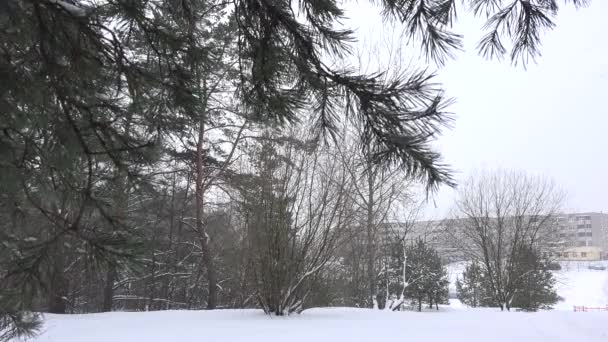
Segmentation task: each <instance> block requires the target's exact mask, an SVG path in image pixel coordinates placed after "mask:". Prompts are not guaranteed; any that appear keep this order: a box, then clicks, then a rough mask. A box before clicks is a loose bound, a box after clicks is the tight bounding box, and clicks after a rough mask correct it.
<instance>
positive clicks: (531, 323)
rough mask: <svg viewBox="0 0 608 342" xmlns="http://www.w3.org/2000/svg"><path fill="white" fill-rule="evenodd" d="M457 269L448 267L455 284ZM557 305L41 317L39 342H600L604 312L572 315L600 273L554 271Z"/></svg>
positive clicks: (600, 283) (598, 294)
mask: <svg viewBox="0 0 608 342" xmlns="http://www.w3.org/2000/svg"><path fill="white" fill-rule="evenodd" d="M463 269H464V264H462V263H461V264H455V265H451V266H450V267H449V273H450V279H451V280H452V282H455V280H456V278H457V277H459V274H460V273H461V272H462V270H463ZM556 276H557V278H558V281H559V284H558V293H559V294H560V296H562V297H564V298H565V300H564V302H562V303H560V304H558V306H557V307H556V309H557V310H553V311H543V312H537V313H522V312H500V311H498V310H497V309H470V308H466V307H465V306H463V305H462V304H460V303H459V302H458V300H452V301H451V305H450V306H447V307H443V308H441V310H440V311H438V312H436V311H428V312H422V313H417V312H382V311H374V310H367V309H351V308H332V309H311V310H306V311H305V312H304V313H303V314H301V315H294V316H291V317H286V318H277V317H268V316H265V315H264V314H262V312H261V311H259V310H216V311H163V312H139V313H128V312H114V313H103V314H88V315H64V316H59V315H46V316H45V318H46V322H45V327H44V331H43V332H42V334H41V335H40V336H38V337H37V338H36V339H34V341H41V342H42V341H46V342H72V341H73V342H98V341H99V342H101V341H103V342H106V341H108V342H122V341H129V342H131V341H145V342H160V341H170V342H173V341H175V342H190V341H192V342H194V341H197V342H199V341H205V342H214V341H218V342H219V341H221V342H232V341H247V342H258V341H260V342H261V341H288V342H304V341H305V342H325V341H328V342H337V341H348V342H357V341H361V342H363V341H365V342H369V341H377V340H391V341H393V340H394V341H449V342H464V341H466V342H490V341H492V342H502V341H504V342H514V341H518V342H521V341H523V342H525V341H534V342H542V341H551V342H559V341H563V342H571V341H572V342H573V341H585V342H595V341H597V342H600V341H601V342H606V341H608V324H606V322H608V312H573V310H572V306H573V305H585V306H605V305H606V304H608V271H593V270H589V269H587V264H570V265H565V267H564V269H562V271H559V272H556Z"/></svg>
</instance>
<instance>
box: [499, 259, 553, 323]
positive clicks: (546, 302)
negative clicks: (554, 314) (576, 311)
mask: <svg viewBox="0 0 608 342" xmlns="http://www.w3.org/2000/svg"><path fill="white" fill-rule="evenodd" d="M518 259H519V260H518V267H517V268H518V270H517V271H516V274H517V275H518V277H519V278H520V279H521V280H520V283H519V284H518V289H519V291H517V293H516V294H515V295H514V296H513V300H512V302H511V307H513V308H517V309H520V310H524V311H537V310H548V309H551V308H552V307H553V305H554V304H556V303H557V302H558V301H559V300H560V299H561V298H560V297H559V296H558V295H557V293H556V290H555V284H556V280H555V278H554V277H553V273H552V272H551V271H550V270H549V263H550V262H549V261H548V260H546V259H545V258H543V257H542V256H540V255H539V253H537V252H535V251H533V250H525V251H522V252H521V253H520V256H519V258H518Z"/></svg>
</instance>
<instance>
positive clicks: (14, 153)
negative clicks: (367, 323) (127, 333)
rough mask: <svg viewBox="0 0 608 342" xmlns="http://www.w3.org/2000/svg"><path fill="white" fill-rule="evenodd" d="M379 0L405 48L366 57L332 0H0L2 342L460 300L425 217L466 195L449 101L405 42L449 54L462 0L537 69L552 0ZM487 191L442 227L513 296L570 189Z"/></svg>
mask: <svg viewBox="0 0 608 342" xmlns="http://www.w3.org/2000/svg"><path fill="white" fill-rule="evenodd" d="M565 2H566V3H572V4H573V5H575V6H578V7H580V6H584V5H586V4H587V3H588V1H582V0H571V1H565ZM377 4H378V10H379V11H381V12H382V13H383V15H384V17H385V19H386V20H387V22H390V23H393V24H396V25H399V27H400V28H401V29H402V30H403V36H402V37H401V38H402V40H401V41H399V42H396V44H397V46H373V47H370V48H369V50H360V51H355V50H353V49H352V42H353V41H354V39H355V35H354V33H353V32H352V31H351V29H350V28H344V27H341V26H340V25H338V21H339V20H340V18H341V17H342V16H344V15H345V13H344V11H343V9H342V8H341V7H342V4H340V3H338V2H336V1H333V0H315V1H311V0H301V1H295V2H292V1H286V0H277V1H268V0H234V1H221V0H165V1H161V0H98V1H96V0H87V1H85V0H83V1H80V0H7V1H2V2H1V3H0V218H1V220H0V244H1V245H2V248H0V339H8V338H11V337H12V336H16V335H23V334H29V333H31V332H33V331H35V329H36V328H37V327H38V326H39V323H40V321H39V320H38V319H37V318H39V317H37V316H36V315H35V314H32V312H52V313H86V312H102V311H111V310H165V309H203V308H207V309H215V308H250V307H251V308H253V307H261V308H263V309H264V310H265V311H266V312H267V313H274V314H277V315H284V314H289V313H293V312H300V311H301V310H303V309H304V308H306V307H310V306H327V305H341V306H356V307H370V308H371V307H376V308H387V309H392V310H400V309H404V308H405V307H406V306H409V305H414V306H413V307H414V308H416V307H417V308H418V309H420V308H421V306H422V305H423V304H425V305H429V306H433V305H435V306H437V304H442V303H445V302H446V301H447V296H448V294H447V280H446V274H445V268H444V267H443V262H445V256H442V255H440V253H439V252H438V251H437V250H436V248H435V247H436V245H434V243H435V242H432V241H430V240H429V239H427V236H426V235H425V234H424V233H421V231H426V229H422V230H420V228H421V227H420V224H418V225H417V224H416V222H417V221H419V219H420V215H419V213H420V211H421V208H422V205H423V204H424V200H425V199H426V198H428V196H429V195H432V192H433V191H434V190H436V189H437V187H438V186H440V185H449V186H454V185H455V183H454V180H453V178H452V174H451V171H450V170H449V168H448V167H447V166H446V165H444V164H443V163H442V161H441V157H440V155H439V153H438V152H437V151H435V150H434V148H433V147H432V142H433V141H434V139H435V137H436V136H437V135H438V134H440V132H441V130H442V129H444V128H445V127H447V126H449V124H450V123H451V121H452V120H453V116H452V115H451V114H450V113H449V112H448V106H449V104H450V103H451V100H450V99H446V98H445V97H444V94H443V90H442V89H441V86H440V85H439V84H437V83H436V82H435V81H434V78H433V77H434V75H433V73H431V72H429V71H427V70H428V69H427V67H426V66H425V65H423V66H422V67H421V68H419V69H416V68H413V67H412V64H411V63H405V62H403V60H402V56H401V52H400V51H401V50H402V49H405V48H406V47H407V48H408V49H410V50H412V51H421V57H423V59H422V60H424V61H426V62H428V63H430V64H431V68H433V67H434V66H440V65H441V64H442V63H443V62H444V61H445V60H446V59H447V58H450V57H451V56H452V55H453V53H454V52H455V51H457V50H458V49H459V48H460V47H461V39H462V37H461V36H459V35H458V34H456V33H454V32H451V23H452V20H453V19H454V18H455V16H456V9H457V8H461V9H463V10H470V11H473V12H475V13H476V14H477V15H479V16H482V17H485V18H487V25H486V26H485V27H484V30H485V33H484V35H483V37H482V39H481V41H480V43H479V51H480V53H481V54H483V55H484V56H487V57H489V58H497V57H501V56H503V55H506V54H510V58H511V60H512V61H513V62H515V63H524V64H525V63H527V62H528V60H529V59H530V58H534V57H537V56H539V54H540V52H539V47H540V40H539V37H540V34H541V33H542V32H543V30H544V29H549V28H551V27H552V26H553V23H552V19H553V18H554V17H555V16H556V15H557V11H558V2H557V1H555V0H534V1H522V0H514V1H493V0H471V1H465V2H463V4H461V3H460V2H457V1H454V0H434V1H430V0H424V1H423V0H403V1H396V0H382V1H378V2H377ZM378 50H382V51H385V50H390V51H391V53H390V54H389V55H390V58H389V59H390V60H389V61H381V62H372V61H374V60H376V59H377V58H378V57H379V56H374V55H372V54H371V53H370V51H378ZM353 56H355V57H357V56H358V58H353ZM423 64H425V63H423ZM362 70H366V72H365V73H364V72H362ZM522 176H523V177H522ZM518 180H519V181H518ZM475 181H479V182H478V183H475ZM471 182H472V183H471V186H470V187H465V189H472V191H470V192H467V191H464V192H463V193H462V198H461V199H460V200H459V203H458V205H456V209H455V210H456V211H457V213H455V215H457V216H458V217H460V218H462V217H465V218H467V219H465V220H464V221H462V220H460V221H449V222H448V223H446V226H450V224H452V226H454V227H456V228H454V229H450V231H451V232H453V234H455V235H454V236H455V237H457V238H454V239H452V240H453V241H455V242H459V243H461V245H460V247H461V251H462V253H461V254H462V257H463V258H466V259H467V260H476V261H478V262H479V263H480V265H481V268H482V269H484V270H485V272H486V275H487V277H486V278H484V279H486V280H484V281H481V282H475V281H472V282H469V283H468V285H467V284H464V285H463V286H465V287H466V286H469V288H471V286H473V285H471V284H478V285H476V286H482V287H483V288H484V291H489V292H491V294H490V295H488V296H487V298H485V297H484V298H485V299H484V300H485V303H487V304H488V305H492V306H500V307H501V308H502V307H504V308H506V309H509V308H510V307H511V303H512V301H513V299H514V298H517V297H516V295H517V293H518V289H519V288H520V287H521V286H523V285H522V284H524V283H525V282H524V281H523V280H522V279H523V276H522V275H526V277H527V276H528V275H530V274H534V272H532V271H531V269H532V270H534V271H536V270H541V269H544V266H542V265H544V261H539V258H541V256H542V255H544V254H542V253H539V252H538V249H539V248H540V247H542V246H546V245H547V244H545V243H544V241H545V240H542V239H540V238H539V237H541V236H544V234H541V233H540V232H545V231H546V229H548V228H547V227H549V226H550V224H549V223H550V222H552V221H551V218H552V216H553V215H554V214H555V213H556V211H557V210H558V209H559V205H558V204H559V199H560V198H561V197H560V195H559V191H558V190H557V188H556V187H555V185H552V184H551V183H550V182H549V181H547V180H545V179H543V178H534V177H531V176H530V177H528V176H526V175H521V174H519V175H518V174H512V173H509V172H498V173H496V175H494V176H491V177H477V178H473V179H472V181H471ZM475 184H478V185H479V188H475V186H476V185H475ZM484 184H485V185H484ZM483 186H488V187H489V188H492V189H493V190H492V191H491V192H489V193H491V194H492V195H493V196H494V197H492V198H488V199H484V198H482V197H483V194H487V193H488V192H485V191H481V190H480V191H478V192H475V191H473V190H475V189H477V190H479V189H482V190H483V189H488V188H483ZM476 195H477V197H476ZM497 198H499V199H502V200H504V202H500V201H498V202H497V201H493V200H495V199H497ZM486 200H487V201H486ZM484 201H486V202H484ZM492 203H493V204H492ZM497 203H499V204H500V206H499V205H498V204H497ZM487 204H491V205H487ZM492 205H495V206H494V207H493V206H492ZM476 208H479V210H480V211H479V212H477V211H476V210H474V209H476ZM480 217H482V218H484V219H482V220H480V219H479V218H480ZM454 222H457V223H456V224H454ZM396 223H398V224H396ZM422 228H429V227H422ZM457 228H458V229H457ZM496 239H498V240H496ZM496 241H500V242H496ZM473 246H474V247H473ZM503 250H505V251H506V250H508V251H510V252H509V253H507V254H505V253H503ZM523 256H525V257H523ZM442 257H443V260H442ZM524 260H525V261H524ZM523 265H526V267H528V268H525V267H524V266H523ZM539 265H540V266H539ZM475 272H477V271H476V270H470V271H469V274H475ZM539 277H540V276H539ZM526 279H529V278H526ZM546 281H547V282H548V283H550V282H551V279H548V280H546ZM528 283H530V282H529V281H528ZM533 283H536V282H533ZM479 284H481V285H479ZM463 292H464V291H463ZM475 293H477V292H475ZM514 296H515V297H514ZM519 300H520V304H519V305H517V307H525V306H526V305H523V304H521V300H523V299H521V298H519ZM551 300H552V299H551ZM530 301H531V299H530V300H528V303H529V302H530ZM549 301H550V300H549ZM545 302H546V301H545ZM477 303H478V302H475V305H478V304H477ZM528 306H529V308H530V309H536V308H538V307H539V305H536V304H534V305H528Z"/></svg>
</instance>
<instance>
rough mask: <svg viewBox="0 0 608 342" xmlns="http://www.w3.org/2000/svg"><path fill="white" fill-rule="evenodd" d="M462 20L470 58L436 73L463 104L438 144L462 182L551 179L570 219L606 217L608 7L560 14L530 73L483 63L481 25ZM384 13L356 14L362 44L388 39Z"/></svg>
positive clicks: (436, 212) (444, 206)
mask: <svg viewBox="0 0 608 342" xmlns="http://www.w3.org/2000/svg"><path fill="white" fill-rule="evenodd" d="M460 12H461V13H459V22H458V23H457V24H456V26H455V31H456V32H458V33H461V34H464V36H465V51H464V52H462V53H459V54H458V55H457V58H456V59H455V60H452V61H450V62H448V63H447V65H446V66H444V67H443V68H441V69H439V70H438V74H439V79H440V80H441V81H442V82H443V84H444V86H445V88H446V90H447V93H448V95H449V96H452V97H455V98H456V101H457V102H456V104H455V105H453V106H452V107H451V111H453V112H454V113H455V114H456V117H457V119H456V122H455V125H454V128H453V129H452V130H450V131H446V132H445V133H444V136H443V137H442V138H441V139H440V140H439V142H438V145H439V148H440V150H441V152H442V153H443V155H444V157H445V160H446V161H447V162H448V163H449V164H450V165H452V167H453V169H454V170H456V171H457V172H458V174H457V175H456V176H457V177H458V178H463V177H466V176H467V174H468V173H469V172H470V171H471V170H474V169H479V168H512V169H523V170H527V171H530V172H535V173H543V174H546V175H547V176H550V177H552V178H554V179H555V180H556V181H557V182H558V183H559V184H560V185H561V186H562V187H563V188H564V190H565V191H566V192H567V193H568V195H569V196H568V200H567V203H566V209H567V210H569V211H604V212H606V211H608V109H607V108H608V107H607V103H606V102H607V100H608V21H606V20H605V16H606V14H607V13H608V1H605V0H594V1H593V2H592V4H591V6H590V7H589V8H585V9H581V10H578V11H577V10H575V9H574V8H573V6H562V8H561V9H560V14H559V16H558V18H557V20H556V23H557V27H556V28H555V29H554V30H552V31H549V32H547V34H545V35H544V37H543V48H542V52H543V55H542V57H541V58H539V59H538V63H537V64H530V65H528V68H527V70H524V69H523V68H522V67H514V66H512V65H511V64H510V61H509V60H503V61H502V62H500V61H487V60H485V59H484V58H482V57H479V56H478V55H477V52H476V50H475V46H476V44H477V41H478V39H479V38H480V37H481V32H482V31H481V25H482V23H483V22H482V21H479V20H478V19H475V18H473V17H472V16H470V15H468V14H464V13H462V11H460ZM377 13H378V10H377V9H375V8H372V7H370V6H367V5H365V4H361V3H359V4H356V5H349V10H348V16H349V17H350V18H351V19H350V20H348V22H346V25H348V26H352V25H355V26H357V27H359V29H358V34H359V38H360V40H364V39H365V40H368V39H370V37H372V40H378V39H382V36H383V34H385V33H383V31H385V32H386V27H387V25H386V24H382V23H381V20H380V17H379V16H378V15H377ZM453 198H454V191H453V190H451V189H446V188H444V189H441V190H440V191H439V193H438V194H437V195H436V196H435V202H436V204H437V208H435V209H430V210H429V215H431V216H434V217H436V218H439V217H441V216H442V215H443V214H445V213H446V212H447V211H448V209H449V208H450V206H451V204H452V200H453Z"/></svg>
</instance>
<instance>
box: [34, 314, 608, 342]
mask: <svg viewBox="0 0 608 342" xmlns="http://www.w3.org/2000/svg"><path fill="white" fill-rule="evenodd" d="M606 321H608V313H605V312H604V313H599V312H585V313H574V312H565V311H547V312H539V313H520V312H510V313H507V312H498V311H496V310H494V309H475V310H453V309H446V310H443V311H440V312H423V313H416V312H379V311H373V310H368V309H347V308H337V309H312V310H307V311H305V312H304V313H303V314H302V315H299V316H292V317H288V318H276V317H275V318H270V317H268V316H264V315H263V314H262V313H261V312H260V311H257V310H223V311H212V312H209V311H207V312H202V311H164V312H143V313H107V314H89V315H69V316H57V315H47V323H46V329H45V330H46V331H45V332H44V333H43V334H42V335H41V336H40V337H38V338H37V339H36V341H51V342H72V341H73V342H98V341H99V342H102V341H103V342H121V341H125V342H126V341H129V342H131V341H145V342H160V341H163V342H164V341H171V342H173V341H175V342H190V341H192V342H194V341H196V342H199V341H205V342H213V341H218V342H220V341H221V342H232V341H247V342H252V341H253V342H258V341H260V342H261V341H289V342H325V341H327V342H338V341H348V342H357V341H361V342H363V341H365V342H370V341H378V340H385V341H386V340H390V341H450V342H461V341H462V342H464V341H466V342H476V341H483V342H489V341H492V342H503V341H504V342H514V341H518V342H521V341H534V342H540V341H551V342H557V341H564V342H566V341H568V342H570V341H572V342H573V341H586V342H596V341H597V342H600V341H601V342H606V341H608V325H607V324H606Z"/></svg>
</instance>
